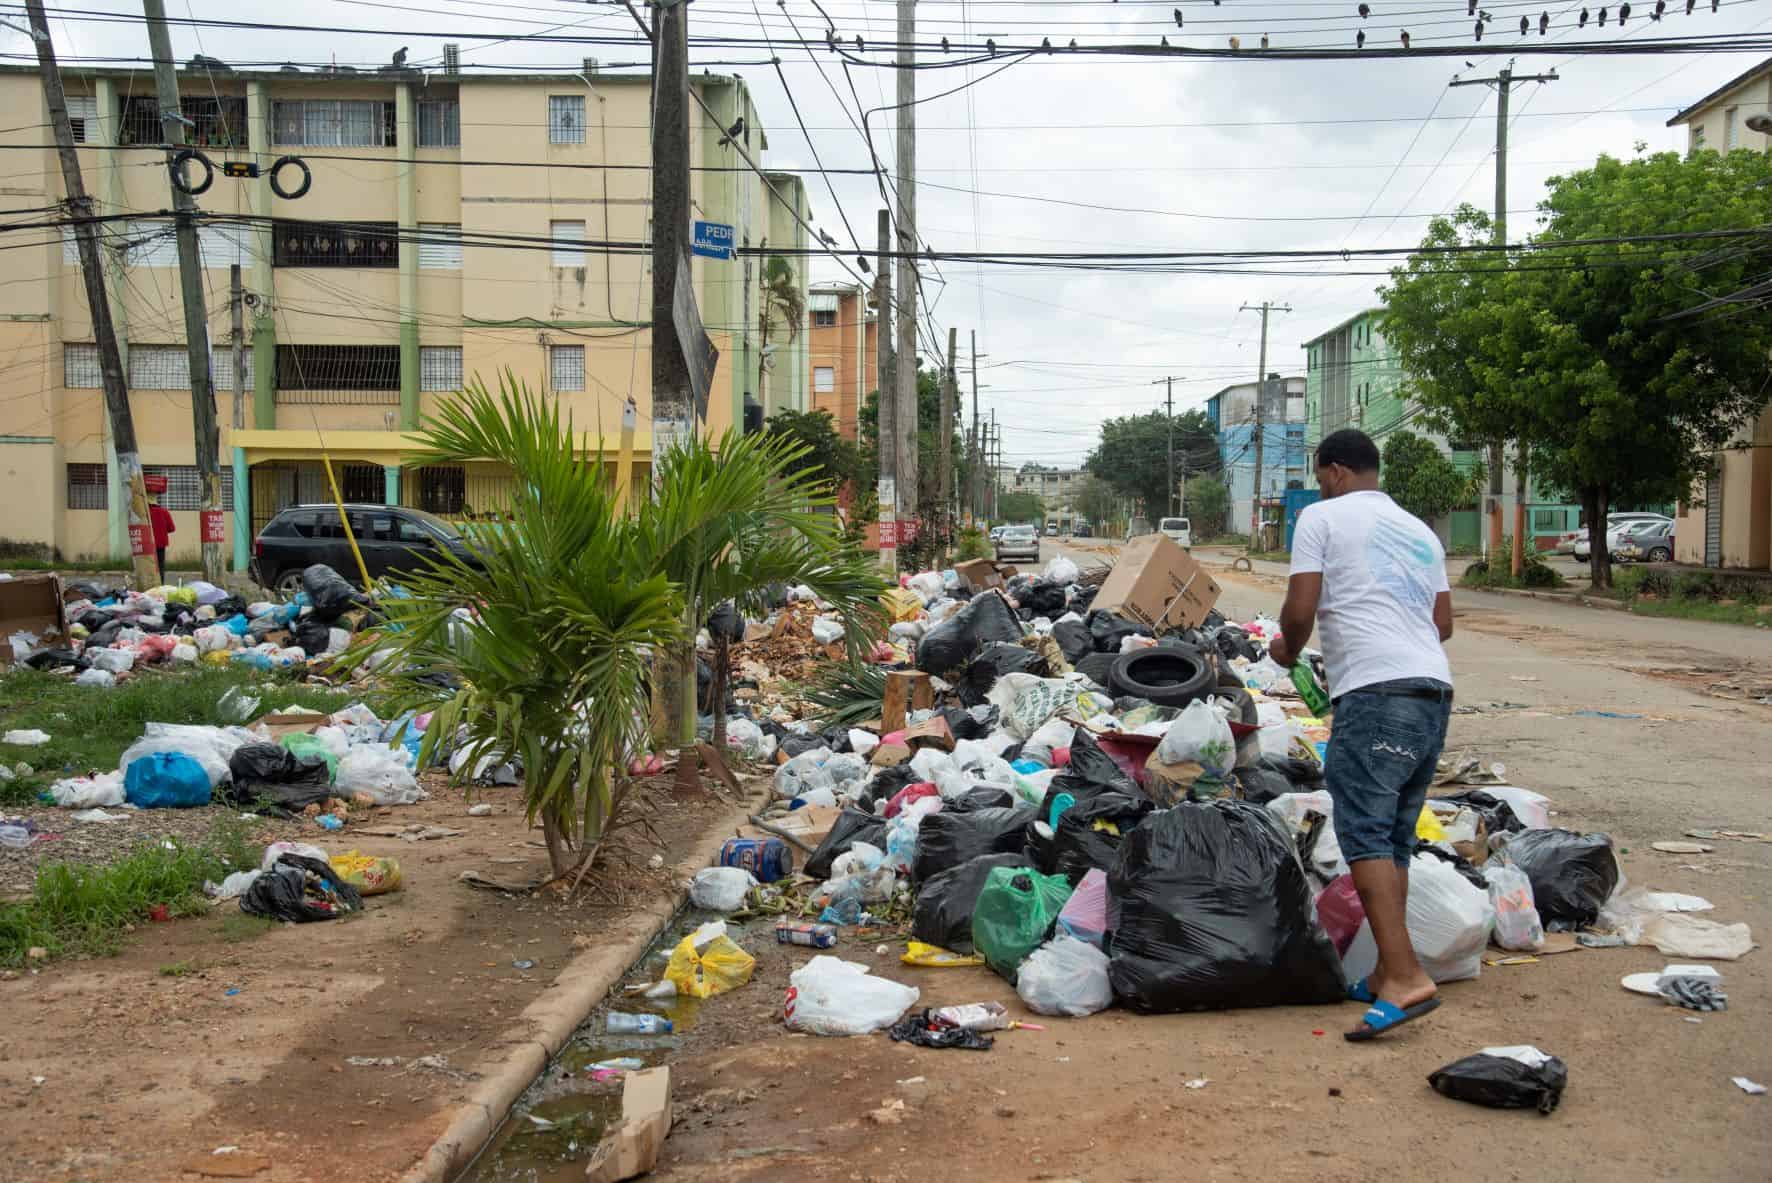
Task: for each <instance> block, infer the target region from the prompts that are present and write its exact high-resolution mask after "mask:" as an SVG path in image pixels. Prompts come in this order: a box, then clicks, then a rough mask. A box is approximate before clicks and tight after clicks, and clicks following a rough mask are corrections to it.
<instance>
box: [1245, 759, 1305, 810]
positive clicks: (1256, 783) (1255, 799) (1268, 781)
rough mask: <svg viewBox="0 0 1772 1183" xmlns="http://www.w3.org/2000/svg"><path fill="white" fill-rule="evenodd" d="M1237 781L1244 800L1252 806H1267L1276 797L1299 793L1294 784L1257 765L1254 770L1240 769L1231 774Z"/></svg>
mask: <svg viewBox="0 0 1772 1183" xmlns="http://www.w3.org/2000/svg"><path fill="white" fill-rule="evenodd" d="M1231 779H1232V780H1234V781H1236V783H1237V789H1238V791H1239V792H1241V793H1242V794H1243V800H1245V801H1247V802H1249V803H1250V804H1251V805H1266V804H1267V803H1268V802H1269V801H1272V800H1273V799H1274V798H1275V797H1283V796H1285V795H1286V794H1287V793H1294V792H1297V791H1298V790H1297V789H1294V788H1293V787H1292V782H1291V781H1289V780H1287V779H1286V778H1285V777H1284V776H1283V775H1281V774H1280V773H1278V772H1275V771H1274V770H1273V769H1271V768H1266V767H1263V766H1261V765H1257V766H1256V767H1254V768H1238V769H1236V770H1235V771H1233V772H1232V773H1231Z"/></svg>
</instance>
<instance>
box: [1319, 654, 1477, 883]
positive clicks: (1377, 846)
mask: <svg viewBox="0 0 1772 1183" xmlns="http://www.w3.org/2000/svg"><path fill="white" fill-rule="evenodd" d="M1410 690H1444V691H1446V692H1447V694H1446V697H1445V699H1444V700H1442V701H1437V702H1436V701H1435V700H1433V699H1431V698H1420V697H1414V696H1410V695H1408V694H1406V693H1401V692H1404V691H1410ZM1451 718H1452V696H1451V688H1450V687H1448V686H1447V685H1446V684H1445V683H1444V682H1440V681H1437V680H1435V679H1432V678H1399V679H1397V680H1396V681H1392V682H1379V683H1376V684H1374V685H1371V686H1362V687H1361V688H1360V689H1358V690H1352V691H1349V692H1348V693H1347V694H1344V695H1342V696H1341V697H1340V698H1338V699H1336V700H1335V718H1334V726H1333V729H1332V730H1331V731H1330V733H1329V752H1328V755H1327V757H1326V758H1325V760H1324V763H1323V780H1324V783H1325V787H1327V788H1328V790H1329V796H1330V797H1331V798H1333V799H1334V801H1335V837H1336V840H1337V841H1339V842H1340V843H1341V853H1342V855H1343V857H1345V858H1346V859H1347V861H1348V862H1350V863H1357V862H1361V861H1362V860H1365V859H1378V858H1388V859H1391V860H1393V861H1394V862H1396V864H1397V865H1398V866H1402V867H1406V866H1408V865H1409V859H1410V857H1411V856H1412V855H1413V854H1414V852H1415V822H1416V818H1417V817H1418V816H1419V815H1420V814H1421V806H1422V803H1423V802H1424V801H1426V800H1427V789H1428V786H1429V785H1430V784H1432V783H1433V779H1434V768H1435V766H1436V764H1437V763H1438V761H1439V759H1440V749H1441V748H1442V747H1444V746H1445V743H1446V724H1447V722H1448V721H1449V720H1450V719H1451Z"/></svg>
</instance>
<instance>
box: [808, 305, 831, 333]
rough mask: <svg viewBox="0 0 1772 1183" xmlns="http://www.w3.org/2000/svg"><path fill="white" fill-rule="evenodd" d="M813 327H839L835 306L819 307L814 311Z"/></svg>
mask: <svg viewBox="0 0 1772 1183" xmlns="http://www.w3.org/2000/svg"><path fill="white" fill-rule="evenodd" d="M812 327H813V328H815V329H834V328H836V327H837V310H836V309H835V308H831V309H825V308H819V309H816V310H814V312H813V313H812Z"/></svg>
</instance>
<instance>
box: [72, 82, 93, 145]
mask: <svg viewBox="0 0 1772 1183" xmlns="http://www.w3.org/2000/svg"><path fill="white" fill-rule="evenodd" d="M97 121H98V99H97V98H96V97H95V96H93V95H89V94H71V95H69V96H68V122H69V123H71V124H73V126H74V142H75V143H76V144H92V143H97V142H98V141H97V135H98V122H97Z"/></svg>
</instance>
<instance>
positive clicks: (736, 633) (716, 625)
mask: <svg viewBox="0 0 1772 1183" xmlns="http://www.w3.org/2000/svg"><path fill="white" fill-rule="evenodd" d="M708 636H710V637H725V638H726V639H727V640H728V641H742V640H744V617H743V616H740V615H739V613H738V605H737V604H734V603H733V602H732V601H731V600H724V601H722V602H721V603H720V604H719V605H718V606H717V607H715V609H714V610H713V611H712V612H710V613H709V614H708Z"/></svg>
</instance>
